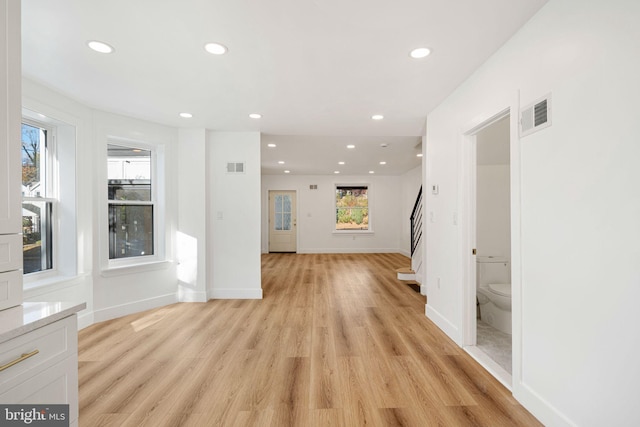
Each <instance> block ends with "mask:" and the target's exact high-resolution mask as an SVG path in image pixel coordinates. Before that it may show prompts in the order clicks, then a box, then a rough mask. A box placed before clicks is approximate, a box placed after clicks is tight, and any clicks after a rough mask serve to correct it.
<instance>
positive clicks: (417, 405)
mask: <svg viewBox="0 0 640 427" xmlns="http://www.w3.org/2000/svg"><path fill="white" fill-rule="evenodd" d="M408 265H409V259H408V258H406V257H404V256H402V255H398V254H357V255H351V254H340V255H333V254H331V255H328V254H322V255H295V254H269V255H263V257H262V277H263V282H262V284H263V290H264V299H263V300H260V301H256V300H243V301H238V300H216V301H209V302H207V303H182V304H174V305H171V306H168V307H163V308H159V309H155V310H151V311H147V312H144V313H139V314H135V315H131V316H127V317H124V318H120V319H115V320H112V321H108V322H103V323H99V324H95V325H93V326H91V327H89V328H86V329H84V330H82V331H80V335H79V360H80V371H79V383H80V426H82V427H94V426H106V425H110V426H165V425H166V426H178V425H180V426H182V425H184V426H198V427H202V426H214V425H220V426H242V427H244V426H260V427H262V426H277V427H280V426H304V427H306V426H323V427H324V426H348V427H352V426H353V427H359V426H370V425H371V426H386V425H394V426H395V425H402V426H534V425H535V426H537V425H540V424H539V423H538V422H537V421H536V419H535V418H534V417H533V416H531V414H529V413H528V412H527V411H526V410H525V409H524V408H522V407H521V406H520V405H519V404H518V403H517V402H516V401H515V400H514V399H513V397H512V396H511V393H510V392H509V391H508V390H506V389H505V388H504V387H503V386H502V385H500V384H499V383H498V382H497V381H496V380H495V379H494V378H493V377H491V376H490V375H489V374H488V373H486V372H485V371H484V370H483V369H482V368H481V367H480V366H479V365H478V364H477V363H476V362H475V361H474V360H472V359H471V358H470V357H469V356H468V355H467V354H466V353H465V352H463V351H462V350H461V349H460V348H459V347H457V346H456V345H455V344H454V343H453V342H452V341H451V340H449V339H448V338H447V337H446V336H445V335H444V334H443V333H442V332H441V331H440V330H439V329H438V328H437V327H435V326H434V325H433V324H432V323H431V322H430V321H429V320H428V319H427V318H426V317H425V315H424V304H425V299H424V297H423V296H421V295H420V294H418V293H416V292H414V291H413V290H411V288H409V287H408V286H406V285H404V284H402V282H399V281H398V280H397V279H396V278H395V271H394V270H395V269H396V268H398V267H403V266H408Z"/></svg>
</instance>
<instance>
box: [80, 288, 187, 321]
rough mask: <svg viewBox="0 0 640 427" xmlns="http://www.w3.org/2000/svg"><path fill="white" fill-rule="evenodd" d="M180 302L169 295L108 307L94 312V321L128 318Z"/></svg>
mask: <svg viewBox="0 0 640 427" xmlns="http://www.w3.org/2000/svg"><path fill="white" fill-rule="evenodd" d="M176 302H178V298H177V295H176V294H175V293H173V294H167V295H161V296H158V297H153V298H149V299H145V300H140V301H133V302H129V303H127V304H122V305H116V306H114V307H107V308H103V309H100V310H94V312H93V320H94V322H104V321H105V320H111V319H115V318H118V317H122V316H126V315H127V314H133V313H138V312H141V311H145V310H151V309H152V308H157V307H162V306H165V305H169V304H174V303H176Z"/></svg>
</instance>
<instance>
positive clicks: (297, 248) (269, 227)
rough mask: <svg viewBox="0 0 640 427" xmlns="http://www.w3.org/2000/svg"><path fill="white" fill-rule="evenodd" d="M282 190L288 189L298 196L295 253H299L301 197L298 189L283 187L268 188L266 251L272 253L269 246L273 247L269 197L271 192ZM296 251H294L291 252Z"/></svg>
mask: <svg viewBox="0 0 640 427" xmlns="http://www.w3.org/2000/svg"><path fill="white" fill-rule="evenodd" d="M272 191H273V192H282V191H287V192H292V193H294V194H295V198H296V210H295V212H296V230H295V232H296V251H295V253H296V254H297V253H299V247H300V235H299V234H298V225H299V221H298V219H299V218H300V206H299V203H298V202H299V197H298V190H283V189H278V190H276V189H271V188H268V189H267V197H266V198H267V206H266V208H267V224H266V225H267V247H266V253H271V252H270V251H269V248H270V247H271V200H270V199H269V196H270V195H271V192H272ZM291 253H294V252H291Z"/></svg>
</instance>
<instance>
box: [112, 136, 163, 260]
mask: <svg viewBox="0 0 640 427" xmlns="http://www.w3.org/2000/svg"><path fill="white" fill-rule="evenodd" d="M107 153H108V155H107V162H108V167H107V170H108V172H107V179H108V183H107V185H108V205H109V206H108V209H109V214H108V218H109V260H117V259H121V258H133V257H146V256H151V255H154V254H155V253H156V246H155V245H156V239H155V223H154V216H155V214H156V203H157V201H156V196H155V194H156V188H155V186H156V184H155V177H154V176H153V173H154V169H155V168H154V158H155V156H154V155H153V151H152V150H150V149H142V148H138V147H133V146H128V145H119V144H113V143H110V144H108V148H107Z"/></svg>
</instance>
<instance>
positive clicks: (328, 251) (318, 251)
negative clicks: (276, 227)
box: [298, 248, 401, 254]
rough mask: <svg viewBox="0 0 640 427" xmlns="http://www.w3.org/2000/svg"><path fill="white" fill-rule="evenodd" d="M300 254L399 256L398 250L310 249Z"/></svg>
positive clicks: (301, 251) (300, 251)
mask: <svg viewBox="0 0 640 427" xmlns="http://www.w3.org/2000/svg"><path fill="white" fill-rule="evenodd" d="M298 253H299V254H397V253H401V252H400V250H399V249H397V248H308V249H298Z"/></svg>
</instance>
